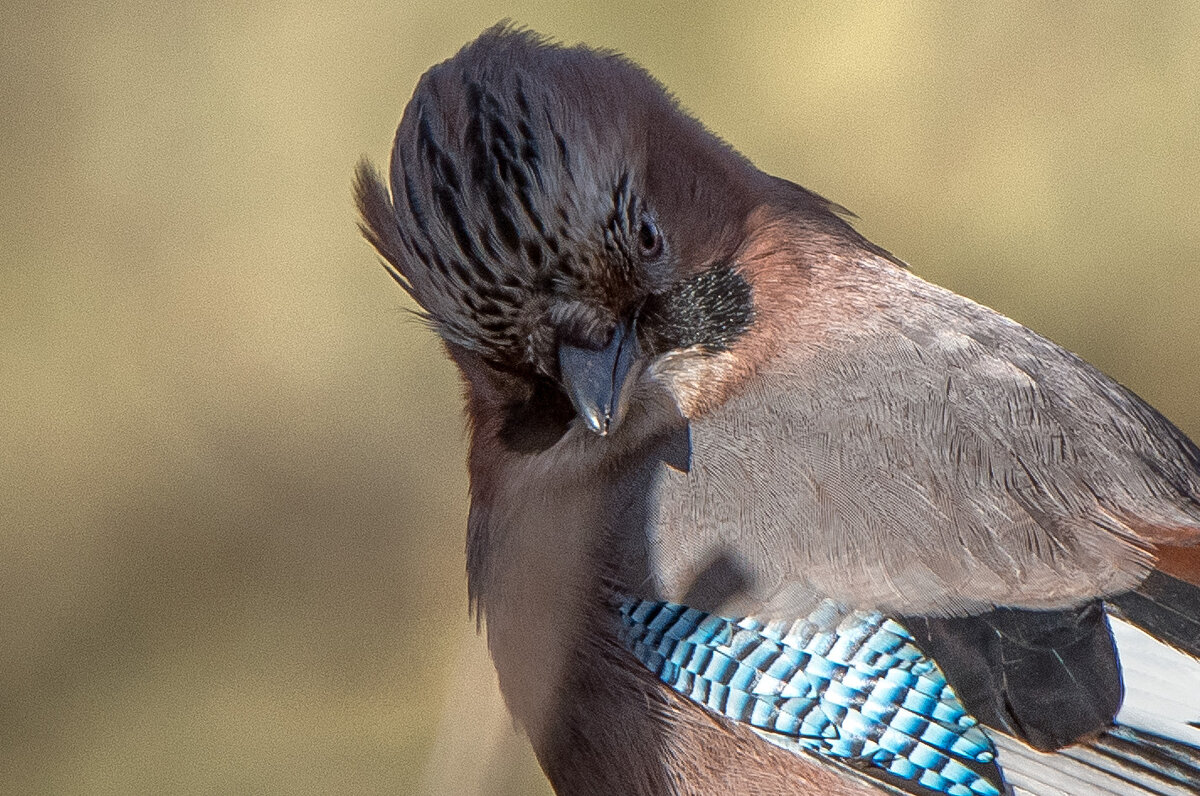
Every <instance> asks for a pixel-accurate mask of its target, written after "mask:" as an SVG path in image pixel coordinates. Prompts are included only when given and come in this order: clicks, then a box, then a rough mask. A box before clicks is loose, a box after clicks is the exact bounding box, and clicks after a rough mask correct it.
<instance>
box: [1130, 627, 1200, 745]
mask: <svg viewBox="0 0 1200 796" xmlns="http://www.w3.org/2000/svg"><path fill="white" fill-rule="evenodd" d="M1108 626H1109V628H1110V629H1111V630H1112V636H1113V641H1114V642H1116V645H1117V658H1118V660H1119V661H1120V662H1121V682H1122V683H1123V684H1124V685H1125V699H1124V701H1123V702H1122V703H1121V709H1120V710H1119V711H1117V723H1118V724H1124V725H1125V726H1126V727H1133V728H1134V729H1136V730H1143V731H1145V732H1152V733H1155V734H1156V735H1163V736H1166V737H1167V738H1174V739H1175V740H1177V741H1181V742H1183V743H1185V744H1188V745H1190V746H1195V747H1200V728H1197V727H1194V726H1191V725H1189V722H1197V723H1200V661H1198V660H1196V659H1195V658H1193V657H1191V656H1190V655H1187V654H1185V653H1183V652H1180V651H1179V650H1177V649H1175V648H1174V647H1172V646H1170V645H1169V644H1166V643H1165V642H1163V641H1160V640H1159V639H1157V638H1155V637H1154V636H1152V635H1150V634H1149V633H1147V632H1146V631H1145V630H1142V629H1141V628H1140V627H1137V626H1136V625H1133V624H1130V623H1129V622H1126V621H1125V620H1124V619H1120V618H1118V617H1115V616H1112V615H1109V617H1108Z"/></svg>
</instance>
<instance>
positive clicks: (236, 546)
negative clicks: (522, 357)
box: [0, 2, 1200, 794]
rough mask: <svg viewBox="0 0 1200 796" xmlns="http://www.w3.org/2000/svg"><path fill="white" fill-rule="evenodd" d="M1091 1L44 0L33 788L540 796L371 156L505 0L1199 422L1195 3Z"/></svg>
mask: <svg viewBox="0 0 1200 796" xmlns="http://www.w3.org/2000/svg"><path fill="white" fill-rule="evenodd" d="M1066 5H1067V4H1060V3H1057V2H1045V3H1028V4H1017V5H1009V4H995V3H988V4H967V3H962V4H946V5H940V4H929V3H904V4H896V5H890V6H889V5H883V4H875V3H871V4H863V5H849V4H824V3H822V4H816V3H812V4H803V3H798V4H792V5H789V4H784V3H764V4H760V5H758V6H756V7H755V8H754V10H734V9H731V8H729V7H728V6H727V4H725V3H717V2H708V3H694V2H687V3H682V2H681V3H674V4H666V5H661V6H659V5H653V4H650V3H645V2H638V3H628V2H621V3H605V4H591V5H582V4H581V5H579V6H575V5H571V4H566V3H562V4H554V3H511V4H491V3H486V4H485V3H467V4H461V5H458V6H444V5H442V4H441V3H432V2H431V3H410V2H375V3H369V2H362V3H354V4H347V5H336V4H316V3H314V4H302V3H286V2H283V3H262V4H257V5H255V4H245V3H228V4H227V5H221V4H217V3H213V4H197V5H189V6H176V5H174V4H169V3H142V4H138V3H121V2H117V3H106V4H94V5H80V4H67V3H49V4H14V3H9V4H8V7H6V8H4V10H3V20H2V23H3V24H0V91H2V95H0V114H2V117H0V125H2V135H3V137H2V139H0V140H2V141H3V145H4V150H3V157H2V158H0V187H2V189H3V203H2V205H0V257H2V258H3V260H2V269H3V270H2V272H0V275H2V279H3V282H2V284H0V346H2V350H0V792H3V793H16V794H23V793H47V794H84V793H86V794H143V793H144V794H158V793H189V794H191V793H202V794H207V793H211V794H231V793H238V794H241V793H245V794H307V793H412V792H417V793H447V794H472V793H496V794H525V793H538V792H543V790H542V789H544V788H545V786H544V784H542V783H541V779H540V775H539V774H538V773H537V770H536V767H535V764H534V763H533V762H532V758H531V755H530V754H529V752H528V751H527V750H526V748H525V746H524V745H523V742H522V741H521V740H520V739H519V736H517V735H515V734H514V732H513V729H512V725H511V723H510V722H509V720H508V719H507V718H506V716H505V714H504V712H503V707H502V705H501V704H500V701H499V698H498V696H497V695H496V692H495V684H494V677H493V675H492V671H491V668H490V664H489V663H488V661H487V657H486V651H485V648H484V646H483V644H482V642H480V641H479V640H478V639H477V637H476V636H475V629H474V624H473V622H472V621H471V619H470V618H469V617H468V613H467V606H466V596H465V579H464V575H463V554H462V547H463V527H464V522H465V516H466V482H465V477H464V471H463V464H462V461H463V456H464V442H465V441H464V435H463V430H462V420H461V416H460V407H459V396H458V387H457V384H456V380H455V375H454V373H453V372H452V371H451V369H450V367H449V366H448V365H447V363H446V362H445V361H444V359H443V358H442V357H441V355H440V351H439V348H438V345H437V343H436V341H435V340H433V339H432V338H431V336H430V335H429V334H428V333H427V332H426V330H425V329H423V328H422V326H421V325H420V324H419V323H417V322H416V321H414V320H412V318H411V317H410V316H409V314H408V313H407V312H406V310H408V309H410V308H411V306H412V305H411V304H410V302H409V301H408V299H407V298H406V297H405V296H404V295H403V294H402V293H401V291H400V290H399V289H398V288H397V287H396V286H395V285H394V284H393V283H392V282H391V281H390V280H389V279H388V278H387V276H386V275H385V274H384V272H383V270H382V269H381V268H380V267H378V265H377V263H376V259H375V257H374V255H373V254H372V252H371V251H369V249H368V247H367V246H366V245H365V244H364V243H362V242H361V241H360V239H359V238H358V236H357V232H356V229H355V218H354V213H353V209H352V205H351V199H350V189H349V183H350V175H351V171H352V169H353V166H354V164H355V162H356V161H357V159H358V158H359V157H361V156H362V155H363V154H369V155H370V156H371V157H372V158H374V159H376V160H377V161H378V162H384V161H385V160H386V157H387V154H388V149H389V144H390V141H391V135H392V132H393V130H394V127H395V124H396V122H397V121H398V120H399V117H400V114H401V111H402V109H403V106H404V103H405V101H406V100H407V98H408V96H409V94H410V92H411V90H412V88H413V85H414V84H415V82H416V80H417V78H418V76H419V75H420V73H421V72H422V71H423V70H424V69H425V68H427V67H428V66H430V65H431V64H433V63H435V62H437V61H440V60H442V59H444V58H447V57H449V56H450V55H452V54H453V53H454V52H455V50H456V49H457V48H458V47H459V46H461V45H462V44H463V43H465V42H466V41H468V40H469V39H471V38H472V37H474V36H475V35H476V34H478V33H479V32H480V31H481V30H483V29H484V28H485V27H487V26H488V25H490V24H492V23H494V22H496V21H497V20H499V19H501V18H503V17H511V18H512V19H514V20H515V21H518V22H521V23H524V24H527V25H529V26H531V27H534V28H535V29H537V30H540V31H542V32H544V33H547V34H550V35H552V36H554V37H556V38H559V39H561V40H563V41H566V42H576V41H579V40H584V41H587V42H590V43H593V44H595V45H601V46H606V47H612V48H616V49H618V50H621V51H624V52H626V53H628V54H629V55H630V56H631V57H633V58H634V59H635V60H637V61H639V62H641V63H642V64H644V65H645V66H646V67H648V68H649V69H650V70H651V71H652V72H653V73H655V74H656V75H657V76H658V77H659V78H660V79H662V80H663V81H664V82H665V83H666V84H667V85H668V86H670V87H671V88H672V89H673V90H674V91H675V92H676V94H677V95H678V97H679V98H680V100H681V101H682V102H683V103H684V105H686V106H687V107H688V108H690V109H691V110H692V111H693V112H695V113H696V114H697V115H698V116H700V118H702V119H703V120H704V121H705V122H706V123H707V124H708V125H709V126H710V127H711V128H712V129H713V130H714V131H716V132H717V133H718V134H720V135H722V136H724V137H725V138H727V139H728V140H729V141H730V142H732V143H733V144H734V145H735V146H736V147H738V148H739V149H740V150H742V151H743V152H745V153H746V154H747V155H749V156H750V157H751V158H752V159H754V160H755V161H756V162H757V163H758V164H759V165H760V166H761V167H763V168H764V169H767V170H769V171H772V172H774V173H776V174H779V175H782V176H785V177H788V178H790V179H793V180H795V181H797V182H800V183H802V184H804V185H806V186H808V187H810V188H812V189H814V190H816V191H818V192H820V193H822V194H824V195H826V196H828V197H829V198H831V199H833V200H835V201H837V202H840V203H842V204H845V205H846V206H847V207H850V208H851V209H853V210H854V211H856V212H857V213H858V214H859V215H860V216H861V221H860V222H859V227H860V229H862V230H864V231H865V232H866V234H867V235H868V236H870V237H871V238H872V239H873V240H875V241H876V242H878V243H879V244H881V245H883V246H885V247H887V248H889V249H891V250H892V251H894V252H895V253H896V254H897V255H899V256H900V257H902V258H904V259H906V260H908V261H909V262H911V263H912V264H913V267H914V269H915V270H916V272H917V273H919V274H921V275H923V276H926V277H928V278H930V279H933V280H934V281H938V282H941V283H942V284H945V285H947V286H949V287H951V288H953V289H955V290H957V291H959V292H963V293H966V294H968V295H970V296H972V297H974V298H976V299H978V300H980V301H982V302H984V303H986V304H989V305H991V306H994V307H996V308H998V309H1000V310H1001V311H1003V312H1005V313H1007V314H1009V315H1012V316H1014V317H1015V318H1017V319H1018V320H1020V321H1022V322H1024V323H1026V324H1028V325H1030V326H1032V327H1033V328H1035V329H1037V330H1039V331H1041V332H1043V333H1045V334H1047V335H1049V336H1050V337H1052V338H1054V339H1056V340H1057V341H1059V342H1061V343H1063V344H1064V345H1066V346H1068V347H1069V348H1072V349H1074V350H1076V351H1078V352H1080V353H1081V354H1082V355H1084V356H1085V357H1086V358H1088V359H1090V360H1091V361H1093V362H1095V363H1096V364H1097V365H1099V366H1100V367H1102V368H1103V369H1105V370H1106V371H1107V372H1109V373H1111V374H1112V375H1114V376H1115V377H1117V378H1118V379H1119V380H1121V381H1123V382H1124V383H1126V384H1128V385H1130V386H1131V387H1133V388H1134V389H1135V390H1137V391H1138V392H1140V393H1141V394H1142V395H1144V396H1145V397H1146V398H1148V399H1149V400H1150V401H1151V402H1152V403H1154V404H1155V405H1156V406H1158V407H1159V408H1160V409H1161V410H1162V411H1164V412H1165V413H1166V414H1167V415H1168V416H1169V417H1171V418H1172V419H1173V420H1174V421H1175V422H1176V423H1178V424H1179V425H1180V426H1181V427H1183V428H1184V429H1185V430H1186V431H1188V432H1190V433H1191V434H1192V435H1193V436H1197V435H1200V319H1198V313H1197V309H1198V296H1200V221H1198V220H1197V218H1198V215H1200V212H1198V209H1197V208H1200V4H1196V3H1194V2H1181V3H1161V2H1160V3H1146V4H1123V3H1105V4H1088V8H1089V10H1087V11H1084V10H1079V9H1069V8H1065V7H1064V6H1066ZM985 6H986V7H985Z"/></svg>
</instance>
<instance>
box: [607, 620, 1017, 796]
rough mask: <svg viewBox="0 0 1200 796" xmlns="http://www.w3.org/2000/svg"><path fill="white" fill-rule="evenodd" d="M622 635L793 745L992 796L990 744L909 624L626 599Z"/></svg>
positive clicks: (672, 678) (674, 679)
mask: <svg viewBox="0 0 1200 796" xmlns="http://www.w3.org/2000/svg"><path fill="white" fill-rule="evenodd" d="M619 609H620V613H621V618H622V624H621V640H622V642H623V643H624V644H625V646H626V647H627V648H628V649H629V650H630V651H631V652H632V653H633V654H634V655H635V656H636V657H637V658H638V660H640V661H641V662H642V663H643V664H645V665H646V666H647V667H648V668H649V669H650V670H651V671H653V672H654V673H655V674H657V675H658V677H659V678H660V679H661V680H662V681H663V682H664V683H666V684H667V685H669V686H670V687H671V688H673V689H675V690H676V691H678V692H679V693H681V694H683V695H684V696H686V697H688V698H689V699H691V700H693V701H695V702H699V703H700V704H702V705H704V706H706V707H707V708H709V709H710V710H713V711H715V712H716V713H719V714H721V715H722V716H725V717H727V718H730V719H732V720H734V721H738V722H744V723H746V724H748V725H750V726H751V727H752V728H753V729H754V730H755V731H756V732H757V733H758V734H759V735H760V736H762V737H763V738H765V739H766V740H768V741H771V742H772V743H775V744H777V745H779V746H782V747H784V748H787V749H791V750H792V751H802V750H806V751H811V752H816V753H818V754H823V755H828V756H830V757H837V758H842V759H846V760H854V761H864V762H867V763H870V764H871V765H874V766H877V767H879V768H881V769H883V770H885V771H887V772H888V773H890V774H891V775H893V776H894V777H897V778H899V779H902V780H907V781H910V782H914V783H918V784H920V785H921V786H923V787H925V788H928V789H929V790H931V791H934V792H936V793H945V794H948V795H949V796H999V794H1000V790H999V789H998V787H997V786H998V785H999V784H1000V778H999V772H998V770H997V769H996V767H995V765H994V759H995V748H994V747H993V746H992V743H991V741H990V740H989V739H988V737H987V735H985V734H984V732H983V730H982V729H981V728H980V727H979V726H977V722H976V720H975V719H974V718H972V717H971V716H970V715H969V714H968V713H967V712H966V710H965V709H964V708H963V706H962V703H961V702H959V700H958V697H957V695H955V693H954V691H953V690H952V689H951V688H950V686H949V684H947V682H946V678H945V677H944V676H943V675H942V673H941V671H940V670H939V669H938V668H937V666H936V665H935V664H934V663H933V661H932V660H930V659H929V658H927V657H925V655H924V654H922V652H921V651H920V650H919V649H917V647H916V646H915V645H914V643H913V639H912V636H910V635H909V633H908V631H907V630H905V629H904V628H903V627H901V626H900V625H898V624H897V623H896V622H894V621H892V620H891V619H887V618H885V617H884V616H882V615H881V614H878V613H874V612H863V611H849V610H847V609H844V608H841V607H839V606H838V605H836V604H835V603H833V602H830V601H825V602H824V603H822V604H821V605H820V606H819V607H818V608H817V609H816V610H815V611H813V613H811V614H810V615H809V616H807V617H805V618H804V619H800V620H798V621H795V622H790V621H777V622H767V623H763V622H760V621H758V620H756V619H754V618H752V617H749V618H744V619H727V618H724V617H720V616H714V615H712V614H707V613H704V612H703V611H697V610H695V609H693V608H688V607H687V606H683V605H678V604H676V603H666V602H653V601H645V600H634V599H627V600H624V601H622V602H621V603H620V605H619Z"/></svg>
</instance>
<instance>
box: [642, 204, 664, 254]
mask: <svg viewBox="0 0 1200 796" xmlns="http://www.w3.org/2000/svg"><path fill="white" fill-rule="evenodd" d="M637 238H638V253H639V254H640V255H642V257H643V258H645V259H647V260H652V259H654V258H655V257H658V256H659V255H660V254H662V251H663V235H662V230H660V229H659V228H658V224H656V223H655V221H654V217H653V216H652V215H650V214H649V213H642V218H641V221H640V222H639V223H638V232H637Z"/></svg>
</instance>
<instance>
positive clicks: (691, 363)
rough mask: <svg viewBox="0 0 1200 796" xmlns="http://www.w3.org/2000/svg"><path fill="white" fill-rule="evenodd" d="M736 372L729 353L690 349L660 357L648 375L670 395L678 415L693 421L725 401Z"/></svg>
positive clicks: (695, 347)
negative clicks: (677, 409)
mask: <svg viewBox="0 0 1200 796" xmlns="http://www.w3.org/2000/svg"><path fill="white" fill-rule="evenodd" d="M737 371H738V367H737V358H736V357H735V356H734V355H733V354H732V353H730V352H728V351H721V352H719V353H714V352H711V351H705V350H704V349H703V348H702V347H701V346H692V347H691V348H685V349H683V350H681V351H671V352H669V353H667V354H664V355H663V356H661V357H659V358H658V359H657V360H655V361H654V363H653V364H652V365H651V366H650V369H649V374H648V375H649V376H650V378H652V379H654V380H655V381H657V382H658V383H659V384H662V385H663V386H664V387H666V388H667V389H668V390H669V391H670V393H671V396H672V397H673V398H674V399H675V404H676V406H678V407H679V411H680V413H681V414H682V415H683V416H684V417H686V418H688V419H689V420H692V419H695V418H697V417H699V416H700V415H702V414H704V413H705V412H707V411H710V410H711V409H713V408H715V407H717V406H720V405H721V404H722V403H723V402H724V401H725V398H726V396H727V394H728V392H729V389H730V387H731V386H732V384H733V382H734V381H735V378H736V375H737Z"/></svg>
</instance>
